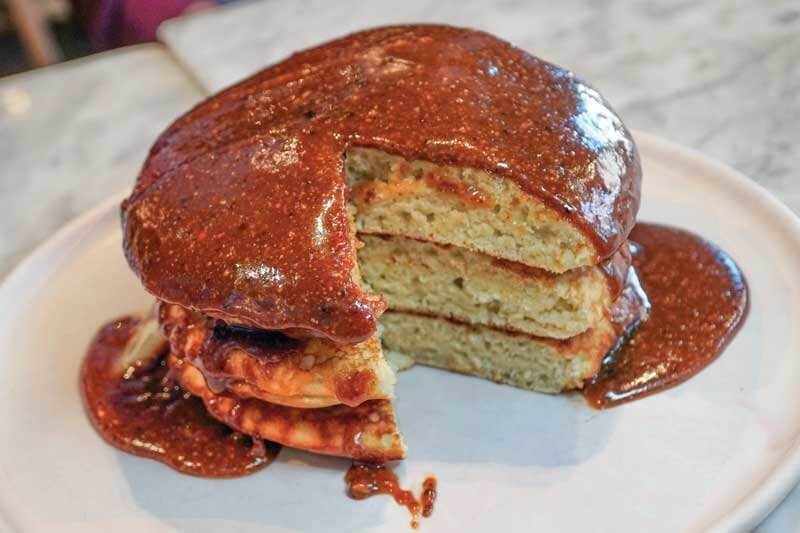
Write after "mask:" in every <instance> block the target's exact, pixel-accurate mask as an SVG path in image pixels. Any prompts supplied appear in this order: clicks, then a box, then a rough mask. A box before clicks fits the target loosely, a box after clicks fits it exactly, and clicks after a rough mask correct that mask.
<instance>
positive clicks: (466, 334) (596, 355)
mask: <svg viewBox="0 0 800 533" xmlns="http://www.w3.org/2000/svg"><path fill="white" fill-rule="evenodd" d="M635 276H636V275H635V272H634V270H633V269H631V270H630V276H629V284H628V285H627V286H626V287H625V289H624V290H623V292H622V294H621V295H620V296H619V298H617V300H616V301H615V302H614V304H613V305H612V306H611V308H610V309H609V310H608V312H607V313H606V314H604V315H603V316H602V317H601V319H600V320H598V322H597V323H595V324H594V326H593V327H592V328H591V329H589V330H587V331H585V332H584V333H582V334H580V335H577V336H575V337H572V338H570V339H566V340H557V339H549V338H543V337H534V336H530V335H526V334H522V333H515V332H509V331H503V330H501V329H497V328H493V327H487V326H481V325H473V324H465V323H461V322H456V321H453V320H448V319H446V318H442V317H436V316H427V315H420V314H413V313H406V312H398V311H392V310H390V311H388V312H386V313H384V314H383V316H382V317H381V327H382V336H381V339H382V341H383V344H384V348H385V350H386V351H387V352H399V353H401V354H405V355H408V356H410V357H413V358H414V359H415V360H416V361H417V362H419V363H422V364H426V365H430V366H435V367H439V368H444V369H447V370H453V371H456V372H461V373H465V374H470V375H474V376H478V377H482V378H486V379H491V380H493V381H497V382H501V383H506V384H510V385H514V386H517V387H521V388H525V389H531V390H536V391H539V392H547V393H557V392H562V391H564V390H569V389H575V388H580V387H582V386H583V382H584V381H585V380H586V379H587V378H589V377H591V376H593V375H594V374H595V373H596V372H597V371H598V369H599V367H600V362H601V361H602V359H603V357H604V356H605V355H606V353H608V352H609V350H611V349H613V348H614V346H615V345H616V344H617V343H618V342H620V341H621V339H622V338H623V337H624V335H625V334H626V332H628V331H630V329H632V328H633V327H635V325H636V324H637V323H638V322H639V321H641V320H643V319H644V318H645V317H646V315H647V311H648V307H647V306H648V304H647V300H646V297H645V296H644V295H643V293H642V292H641V289H640V288H639V287H638V280H636V279H635Z"/></svg>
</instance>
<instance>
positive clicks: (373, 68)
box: [122, 25, 641, 343]
mask: <svg viewBox="0 0 800 533" xmlns="http://www.w3.org/2000/svg"><path fill="white" fill-rule="evenodd" d="M351 147H364V148H375V149H378V150H382V151H385V152H388V153H391V154H394V155H397V156H400V157H404V158H405V159H408V160H416V159H421V160H425V161H430V162H432V163H434V164H438V165H454V166H462V167H468V168H477V169H481V170H485V171H488V172H491V173H493V174H496V175H498V176H502V177H504V178H507V179H509V180H513V181H514V182H515V183H516V185H518V186H519V187H520V189H521V190H523V191H524V192H526V193H528V194H530V195H532V196H534V197H536V198H539V199H541V200H542V201H543V202H544V203H545V204H546V205H548V206H550V207H551V208H552V209H554V210H556V211H557V212H558V213H560V214H562V216H563V217H564V218H565V219H567V220H569V221H571V222H573V223H574V224H576V225H577V226H578V227H579V228H580V229H581V230H582V231H583V233H584V234H585V235H586V236H587V238H588V239H589V240H590V241H591V242H592V243H593V244H594V248H595V251H596V255H597V256H598V258H599V259H607V258H609V257H611V256H612V255H613V254H614V253H615V251H616V250H618V249H619V248H620V246H621V245H622V244H623V243H624V241H625V238H626V236H627V234H628V232H629V230H630V228H631V227H633V224H634V219H635V215H636V211H637V209H638V206H639V194H640V190H639V189H640V181H641V180H640V177H641V171H640V164H639V158H638V155H637V153H636V149H635V146H634V144H633V141H632V139H631V137H630V135H629V134H628V131H627V130H626V129H625V127H624V126H623V124H622V123H621V122H620V120H619V118H618V117H617V116H616V114H615V113H614V112H613V110H612V109H611V108H610V107H609V106H608V104H607V103H606V102H605V101H604V100H603V98H602V97H601V96H600V95H599V94H598V93H597V92H596V91H595V90H594V89H592V88H591V87H589V86H588V85H586V84H585V83H584V82H582V81H581V80H579V79H578V78H576V77H575V76H574V75H573V74H572V73H571V72H568V71H566V70H563V69H561V68H559V67H557V66H555V65H552V64H550V63H547V62H545V61H542V60H539V59H537V58H535V57H532V56H530V55H528V54H527V53H525V52H524V51H522V50H520V49H518V48H515V47H514V46H512V45H510V44H509V43H506V42H504V41H501V40H499V39H497V38H495V37H493V36H491V35H488V34H486V33H482V32H477V31H473V30H468V29H461V28H453V27H447V26H433V25H414V26H395V27H385V28H378V29H373V30H368V31H364V32H360V33H356V34H353V35H350V36H347V37H344V38H342V39H338V40H336V41H332V42H330V43H327V44H324V45H322V46H319V47H316V48H313V49H310V50H305V51H302V52H299V53H297V54H295V55H293V56H292V57H290V58H289V59H287V60H286V61H283V62H281V63H279V64H277V65H274V66H272V67H269V68H267V69H265V70H263V71H261V72H259V73H257V74H255V75H254V76H253V77H251V78H249V79H247V80H244V81H242V82H241V83H238V84H237V85H235V86H233V87H231V88H229V89H227V90H225V91H223V92H221V93H219V94H217V95H215V96H213V97H211V98H209V99H208V100H206V101H205V102H203V103H201V104H200V105H198V106H197V107H195V108H194V109H193V110H191V111H189V112H188V113H187V114H185V115H184V116H183V117H181V118H179V119H178V120H177V121H176V122H175V123H174V124H173V125H172V126H170V127H169V128H168V129H167V130H166V131H165V132H164V133H163V134H162V135H161V136H160V137H159V139H158V141H157V142H156V143H155V145H154V146H153V147H152V149H151V151H150V154H149V157H148V159H147V161H146V162H145V164H144V166H143V168H142V172H141V174H140V176H139V178H138V181H137V183H136V187H135V189H134V192H133V194H132V195H131V196H130V198H129V199H128V200H126V201H125V203H124V205H123V212H122V216H123V227H124V236H125V250H126V255H127V258H128V261H129V263H130V264H131V266H132V268H133V269H134V271H136V272H137V273H138V274H139V276H140V278H141V280H142V282H143V284H144V285H145V287H146V288H147V289H148V290H149V291H150V292H151V293H153V294H154V295H156V296H157V297H159V298H161V299H163V300H166V301H169V302H173V303H178V304H181V305H184V306H189V307H192V308H194V309H197V310H198V311H201V312H203V313H204V314H207V315H210V316H213V317H215V318H219V319H221V320H225V321H226V322H228V323H237V324H240V325H247V326H252V327H255V328H259V329H270V330H284V331H285V330H291V331H292V332H294V333H295V334H297V333H298V332H302V334H304V335H316V336H323V337H328V338H330V339H332V340H334V341H335V342H338V343H355V342H359V341H363V340H365V339H367V338H368V337H370V336H371V335H373V334H374V332H375V328H376V324H377V322H376V320H377V316H378V315H379V314H380V311H381V309H382V308H383V304H382V302H380V300H379V299H376V298H372V297H370V296H369V295H368V294H365V293H363V292H362V291H361V289H360V288H359V286H358V284H357V282H356V280H355V279H354V277H353V275H352V274H353V270H354V268H355V267H356V265H355V255H356V254H355V250H354V243H353V239H352V234H351V223H350V218H349V215H348V202H347V193H348V191H347V180H346V175H345V169H344V164H343V156H344V154H346V152H347V151H348V149H350V148H351ZM439 186H440V187H445V188H446V189H448V190H449V189H451V188H452V187H450V184H448V183H446V182H441V183H439ZM451 192H454V193H457V194H460V195H461V196H462V197H464V198H468V199H470V201H473V202H475V203H481V198H480V195H479V192H478V191H473V190H455V191H451ZM293 336H294V335H293Z"/></svg>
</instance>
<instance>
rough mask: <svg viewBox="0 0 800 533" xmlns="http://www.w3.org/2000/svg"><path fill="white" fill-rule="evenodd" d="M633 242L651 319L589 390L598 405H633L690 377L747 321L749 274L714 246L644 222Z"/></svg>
mask: <svg viewBox="0 0 800 533" xmlns="http://www.w3.org/2000/svg"><path fill="white" fill-rule="evenodd" d="M629 239H630V240H631V242H632V243H634V244H633V254H632V256H633V257H632V261H633V266H634V267H635V268H636V270H637V271H638V273H639V279H640V281H641V284H642V287H643V289H644V291H645V292H646V293H647V296H648V298H649V300H650V305H651V308H650V316H649V318H648V319H647V320H646V321H645V322H644V323H642V324H640V325H639V326H638V327H637V328H636V330H635V331H634V332H633V334H632V335H631V337H630V338H629V339H627V340H626V342H624V343H622V344H621V345H620V346H619V347H618V349H617V350H615V351H613V352H612V353H611V354H609V355H608V356H607V357H606V359H605V360H604V361H603V365H602V368H601V369H600V372H599V373H598V374H597V376H595V378H594V379H593V380H592V381H591V382H590V383H588V384H587V385H586V386H585V387H584V389H583V394H584V397H585V398H586V399H587V400H588V402H589V403H590V404H591V405H593V406H595V407H601V408H602V407H611V406H614V405H617V404H620V403H624V402H629V401H631V400H634V399H636V398H641V397H642V396H647V395H649V394H653V393H654V392H658V391H660V390H663V389H666V388H669V387H672V386H675V385H677V384H679V383H681V382H683V381H685V380H687V379H689V378H690V377H692V376H693V375H695V374H697V373H698V372H699V371H701V370H702V369H703V368H705V367H706V366H708V365H709V364H710V363H711V362H712V361H714V359H716V358H717V357H718V356H719V354H720V353H722V351H723V350H724V349H725V346H727V344H728V343H729V342H730V340H731V339H732V338H733V337H734V336H735V335H736V333H737V332H738V331H739V328H740V327H741V326H742V324H743V323H744V320H745V318H746V317H747V311H748V305H749V297H748V289H747V283H746V281H745V278H744V275H743V274H742V272H741V270H739V267H738V266H737V265H736V263H735V262H734V261H733V260H732V259H731V258H730V257H729V256H728V255H727V254H726V253H725V252H724V251H722V250H720V249H719V248H718V247H716V246H715V245H713V244H712V243H710V242H708V241H706V240H705V239H702V238H701V237H699V236H697V235H694V234H692V233H690V232H687V231H683V230H680V229H676V228H671V227H668V226H661V225H657V224H641V223H640V224H638V225H637V226H636V227H635V228H634V229H633V231H632V232H631V234H630V237H629Z"/></svg>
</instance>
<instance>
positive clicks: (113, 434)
mask: <svg viewBox="0 0 800 533" xmlns="http://www.w3.org/2000/svg"><path fill="white" fill-rule="evenodd" d="M137 324H138V321H137V320H136V319H133V318H123V319H119V320H115V321H113V322H110V323H109V324H107V325H105V326H103V328H101V329H100V331H99V332H98V334H97V336H96V337H95V339H94V340H93V341H92V344H91V346H90V347H89V351H88V353H87V355H86V359H85V361H84V364H83V368H82V371H81V388H82V392H83V398H84V403H85V405H86V410H87V413H88V414H89V418H90V419H91V421H92V423H93V425H94V427H95V429H96V430H97V431H98V433H100V435H101V436H102V437H103V438H104V439H105V440H106V441H107V442H108V443H110V444H111V445H113V446H115V447H116V448H119V449H121V450H123V451H126V452H128V453H131V454H134V455H138V456H142V457H149V458H150V459H155V460H157V461H160V462H162V463H164V464H166V465H168V466H170V467H172V468H174V469H175V470H178V471H180V472H183V473H186V474H192V475H195V476H203V477H234V476H242V475H245V474H250V473H252V472H255V471H256V470H259V469H261V468H263V467H265V466H267V465H268V464H269V463H270V462H272V460H273V459H274V458H275V457H276V456H277V453H278V450H279V449H280V447H279V446H278V445H276V444H273V443H265V442H263V441H260V440H258V441H254V440H253V439H252V438H250V437H248V436H245V435H242V434H241V433H237V432H234V431H232V430H231V429H229V428H228V427H227V426H225V425H223V424H221V423H220V422H218V421H216V420H214V419H213V418H211V416H209V415H208V414H207V412H206V408H205V406H204V405H203V402H202V401H201V400H200V399H199V398H196V397H194V396H190V395H189V394H188V393H186V392H184V391H183V390H182V389H181V388H180V387H179V386H178V385H177V383H176V382H175V381H174V379H173V378H172V377H171V376H170V371H169V369H168V368H167V366H166V364H165V361H164V357H163V356H162V357H159V358H158V359H157V360H156V361H155V363H154V364H151V366H149V367H130V368H129V369H128V370H127V371H126V372H125V373H124V375H122V376H119V375H117V374H115V371H114V367H115V364H114V363H115V359H116V358H117V357H118V356H119V355H120V354H121V352H122V351H123V349H124V348H125V344H126V343H127V341H128V340H129V339H130V338H131V336H132V335H133V334H134V332H135V330H136V327H137ZM165 355H166V354H165Z"/></svg>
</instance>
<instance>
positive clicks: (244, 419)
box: [168, 355, 406, 462]
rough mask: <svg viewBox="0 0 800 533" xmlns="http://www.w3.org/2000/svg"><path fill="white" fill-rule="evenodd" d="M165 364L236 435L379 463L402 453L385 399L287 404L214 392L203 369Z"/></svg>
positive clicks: (172, 361)
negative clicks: (308, 405) (353, 403)
mask: <svg viewBox="0 0 800 533" xmlns="http://www.w3.org/2000/svg"><path fill="white" fill-rule="evenodd" d="M168 363H169V365H170V367H171V368H172V369H173V370H174V371H175V372H176V374H177V378H178V381H179V383H180V384H181V386H182V387H183V388H184V389H185V390H187V391H188V392H190V393H191V394H193V395H195V396H198V397H200V398H201V399H202V400H203V402H204V403H205V406H206V408H207V409H208V412H209V414H210V415H211V416H213V417H214V418H216V419H217V420H219V421H220V422H222V423H224V424H225V425H227V426H229V427H231V428H233V429H235V430H236V431H239V432H241V433H245V434H247V435H252V436H258V437H261V438H262V439H265V440H269V441H273V442H278V443H280V444H283V445H284V446H289V447H291V448H299V449H301V450H306V451H309V452H313V453H320V454H325V455H337V456H341V457H350V458H352V459H355V460H358V461H371V462H384V461H393V460H397V459H402V458H403V457H405V451H406V448H405V444H404V443H403V439H402V437H401V435H400V432H399V430H398V428H397V422H396V419H395V415H394V408H393V407H392V403H391V402H390V401H388V400H370V401H366V402H364V403H362V404H360V405H358V406H357V407H349V406H346V405H335V406H331V407H325V408H321V409H302V408H297V407H287V406H284V405H276V404H272V403H268V402H265V401H262V400H259V399H255V398H246V399H240V398H238V397H236V396H235V395H231V394H229V393H216V392H214V391H213V390H211V388H210V387H209V386H208V384H207V382H206V380H205V378H204V377H203V373H202V372H201V371H200V370H198V369H197V368H196V367H194V366H192V365H191V364H189V363H188V362H186V361H185V360H183V359H180V358H178V357H175V356H174V355H170V357H169V359H168Z"/></svg>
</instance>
